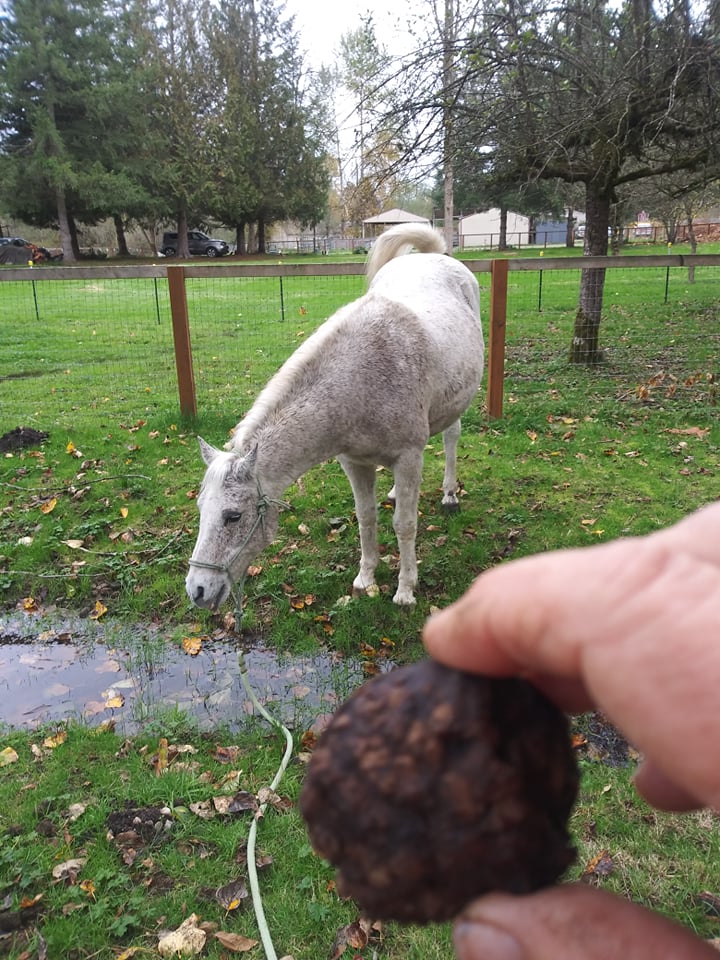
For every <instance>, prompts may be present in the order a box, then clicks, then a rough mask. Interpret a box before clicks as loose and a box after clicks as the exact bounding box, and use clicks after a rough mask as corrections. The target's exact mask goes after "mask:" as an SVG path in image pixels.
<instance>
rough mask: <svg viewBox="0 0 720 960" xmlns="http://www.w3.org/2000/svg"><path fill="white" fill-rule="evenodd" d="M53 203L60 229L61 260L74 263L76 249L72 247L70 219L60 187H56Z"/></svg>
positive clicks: (63, 192)
mask: <svg viewBox="0 0 720 960" xmlns="http://www.w3.org/2000/svg"><path fill="white" fill-rule="evenodd" d="M55 203H56V204H57V215H58V227H59V229H60V246H61V247H62V252H63V261H64V262H65V263H75V261H76V260H77V256H76V249H74V246H73V240H72V231H71V228H70V220H69V218H68V212H67V205H66V203H65V191H64V190H63V189H62V187H58V188H57V191H56V193H55Z"/></svg>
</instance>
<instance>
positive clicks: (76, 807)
mask: <svg viewBox="0 0 720 960" xmlns="http://www.w3.org/2000/svg"><path fill="white" fill-rule="evenodd" d="M86 809H87V808H86V806H85V804H84V803H71V804H70V806H69V807H68V816H69V817H70V820H71V822H73V823H74V822H75V820H78V819H79V818H80V817H81V816H82V815H83V814H84V813H85V810H86Z"/></svg>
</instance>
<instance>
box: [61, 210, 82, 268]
mask: <svg viewBox="0 0 720 960" xmlns="http://www.w3.org/2000/svg"><path fill="white" fill-rule="evenodd" d="M67 221H68V226H69V227H70V246H71V247H72V252H73V256H74V257H75V259H76V260H79V259H80V240H79V238H78V231H77V224H76V223H75V218H74V217H73V216H72V214H69V213H68V214H67ZM63 259H64V256H63Z"/></svg>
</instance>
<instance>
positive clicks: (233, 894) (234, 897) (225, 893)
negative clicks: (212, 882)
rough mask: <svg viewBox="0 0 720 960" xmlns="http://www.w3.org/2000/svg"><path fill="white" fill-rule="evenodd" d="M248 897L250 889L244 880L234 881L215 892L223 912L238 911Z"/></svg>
mask: <svg viewBox="0 0 720 960" xmlns="http://www.w3.org/2000/svg"><path fill="white" fill-rule="evenodd" d="M247 896H248V889H247V885H246V883H245V881H244V880H233V881H231V882H230V883H226V884H225V886H223V887H218V889H217V890H216V891H215V899H216V900H217V902H218V903H219V904H220V906H221V907H222V908H223V910H237V908H238V907H239V906H240V905H241V904H242V902H243V900H246V899H247Z"/></svg>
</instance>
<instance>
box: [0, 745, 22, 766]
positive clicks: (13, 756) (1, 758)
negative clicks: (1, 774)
mask: <svg viewBox="0 0 720 960" xmlns="http://www.w3.org/2000/svg"><path fill="white" fill-rule="evenodd" d="M18 759H19V757H18V755H17V753H16V752H15V750H13V748H12V747H5V748H4V749H3V750H0V767H7V766H8V765H9V764H11V763H17V762H18Z"/></svg>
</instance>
